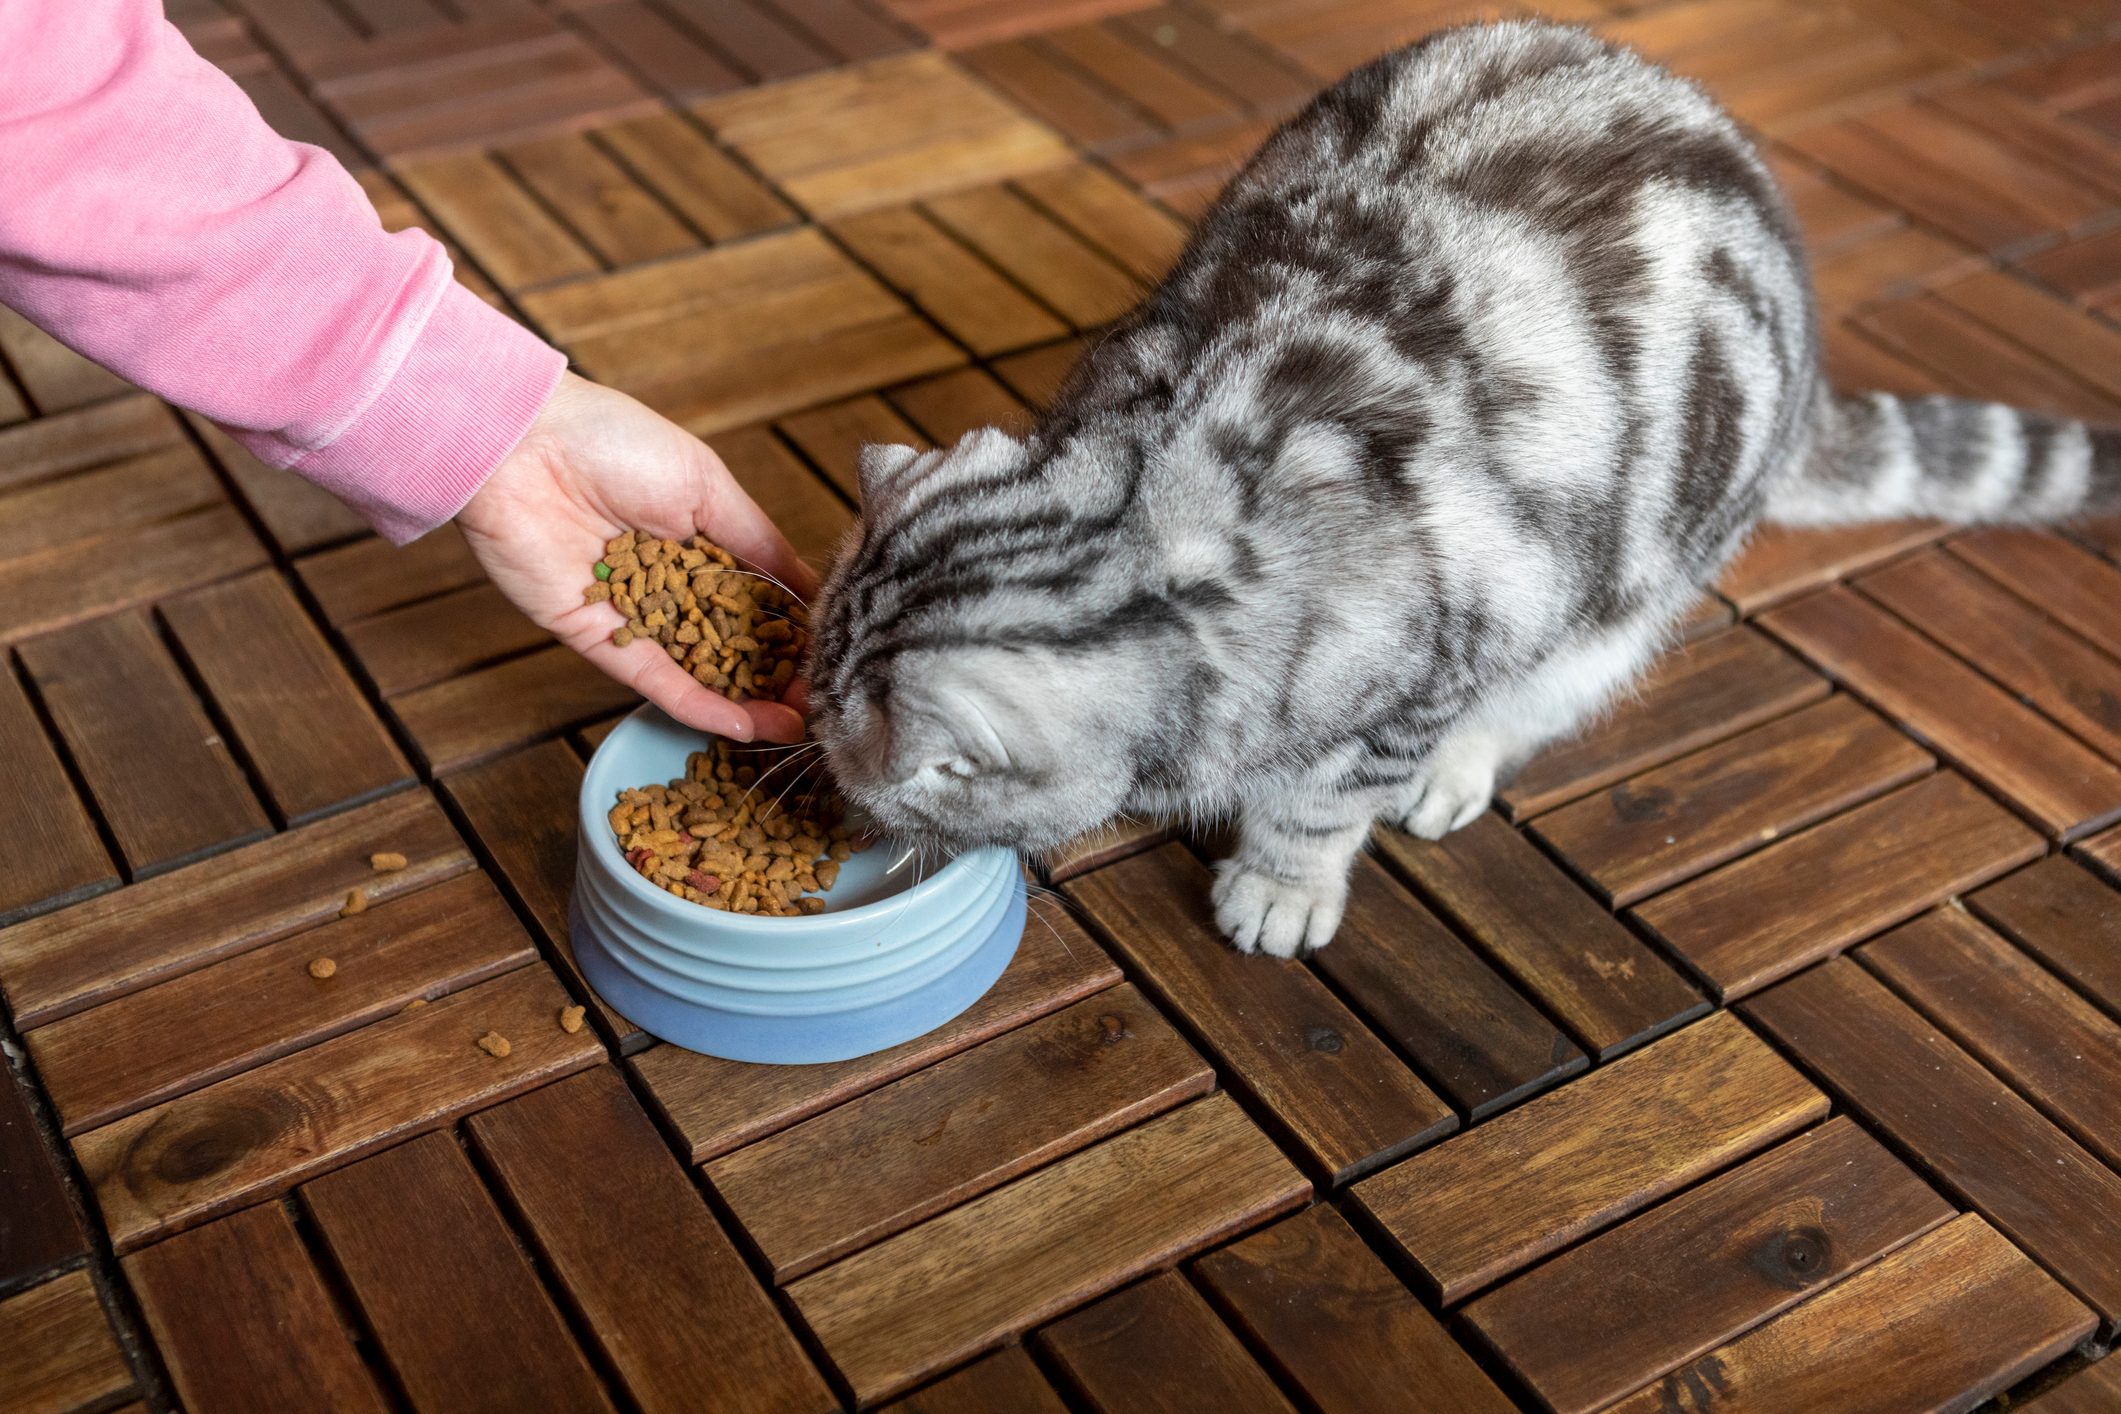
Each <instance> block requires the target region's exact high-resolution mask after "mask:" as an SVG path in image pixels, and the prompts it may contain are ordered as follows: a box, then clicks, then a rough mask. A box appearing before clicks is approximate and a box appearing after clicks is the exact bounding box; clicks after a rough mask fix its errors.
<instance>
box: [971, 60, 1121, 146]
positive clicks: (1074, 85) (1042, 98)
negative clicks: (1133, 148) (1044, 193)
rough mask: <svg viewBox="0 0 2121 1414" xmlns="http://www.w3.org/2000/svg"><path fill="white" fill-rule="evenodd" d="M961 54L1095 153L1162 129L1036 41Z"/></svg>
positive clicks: (1035, 113) (1001, 87)
mask: <svg viewBox="0 0 2121 1414" xmlns="http://www.w3.org/2000/svg"><path fill="white" fill-rule="evenodd" d="M957 58H958V60H959V62H961V63H962V64H964V66H965V67H966V68H968V69H970V70H972V71H973V72H974V73H976V74H978V75H979V76H980V77H981V78H983V79H985V80H986V81H987V82H988V83H990V84H992V85H994V87H995V88H997V89H999V90H1001V91H1002V92H1003V93H1006V94H1008V95H1009V97H1010V98H1012V99H1014V100H1015V101H1016V102H1018V103H1020V104H1022V105H1023V107H1024V108H1025V109H1027V110H1029V111H1030V113H1031V114H1032V115H1033V116H1035V117H1037V118H1038V119H1039V120H1040V121H1042V122H1045V123H1050V124H1051V125H1052V126H1054V127H1056V128H1058V129H1060V131H1062V132H1064V133H1066V134H1067V135H1068V137H1069V139H1070V140H1071V141H1073V142H1076V143H1078V144H1080V145H1081V146H1083V147H1085V148H1088V149H1090V150H1091V151H1093V152H1109V151H1114V150H1117V149H1120V148H1124V147H1127V146H1130V145H1132V144H1134V143H1138V142H1142V141H1146V140H1147V139H1149V138H1151V137H1154V136H1155V135H1156V134H1157V133H1158V132H1159V131H1160V130H1159V129H1158V127H1157V126H1156V124H1155V123H1153V122H1152V121H1150V118H1149V115H1148V114H1147V113H1145V112H1143V111H1142V110H1141V109H1140V108H1138V107H1136V106H1135V105H1134V104H1133V103H1130V102H1129V101H1127V99H1126V97H1125V96H1124V95H1121V94H1116V93H1113V92H1112V91H1111V90H1110V89H1108V88H1106V87H1105V86H1104V85H1103V84H1101V83H1099V82H1097V81H1096V80H1095V79H1093V78H1091V77H1089V76H1088V75H1087V74H1084V73H1082V72H1081V71H1080V70H1078V69H1076V68H1075V67H1074V66H1073V65H1071V64H1065V63H1062V62H1061V61H1060V60H1058V59H1056V58H1054V57H1053V56H1052V55H1051V54H1048V53H1047V52H1046V51H1045V50H1043V49H1041V48H1039V47H1038V46H1037V45H1035V44H1033V43H1030V42H1027V41H1024V40H1015V39H1012V40H1005V41H1003V42H1001V43H998V44H986V45H981V46H980V47H978V48H975V49H967V50H964V51H963V52H962V53H960V54H959V55H958V56H957Z"/></svg>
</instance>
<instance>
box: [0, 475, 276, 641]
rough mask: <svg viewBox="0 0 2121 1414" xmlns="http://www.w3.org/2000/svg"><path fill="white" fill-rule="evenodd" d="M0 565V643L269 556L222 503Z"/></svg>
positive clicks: (238, 516) (162, 593)
mask: <svg viewBox="0 0 2121 1414" xmlns="http://www.w3.org/2000/svg"><path fill="white" fill-rule="evenodd" d="M85 548H87V547H85V546H83V545H80V544H78V543H77V544H68V545H62V546H58V547H56V548H53V549H49V550H44V551H41V552H39V553H37V554H32V555H25V556H23V557H22V558H20V559H16V560H9V561H7V562H6V563H4V564H0V642H11V641H13V640H15V639H18V638H28V637H31V636H32V635H35V634H39V633H49V632H51V631H53V630H55V629H62V628H66V627H68V626H70V625H73V624H77V623H85V622H86V621H88V620H89V619H93V618H98V617H100V616H102V615H104V614H110V613H115V612H117V611H118V610H120V609H129V608H132V607H133V606H134V605H136V604H146V603H151V602H153V601H154V600H157V599H161V598H163V597H165V596H167V595H171V594H176V593H179V592H181V591H183V590H186V589H190V588H192V587H193V586H194V585H200V584H212V583H213V582H214V581H216V580H221V579H227V578H228V577H229V576H231V575H238V574H242V573H244V572H245V571H246V570H252V569H255V568H257V567H258V566H259V565H262V564H264V563H265V562H266V559H267V556H266V553H265V547H264V546H263V545H261V544H259V543H258V537H257V536H255V535H253V534H252V533H251V530H250V527H249V525H248V524H246V523H245V521H244V519H243V516H242V513H241V512H239V511H237V510H236V508H235V507H233V506H230V505H227V504H226V503H222V504H219V505H213V506H208V507H206V508H205V509H203V510H198V511H194V512H190V513H187V514H184V515H179V516H177V517H175V518H174V519H171V520H161V521H156V522H155V523H154V524H152V525H146V526H141V527H139V528H137V529H133V530H126V531H121V532H120V533H118V534H115V535H112V536H109V537H107V538H105V539H103V540H101V541H97V542H94V553H92V554H84V553H82V552H83V550H84V549H85Z"/></svg>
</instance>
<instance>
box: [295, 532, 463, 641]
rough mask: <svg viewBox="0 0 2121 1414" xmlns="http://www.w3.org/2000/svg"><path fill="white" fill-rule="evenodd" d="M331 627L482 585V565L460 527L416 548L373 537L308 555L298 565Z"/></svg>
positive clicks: (437, 534)
mask: <svg viewBox="0 0 2121 1414" xmlns="http://www.w3.org/2000/svg"><path fill="white" fill-rule="evenodd" d="M295 573H296V574H298V575H300V576H301V579H302V583H303V586H304V587H305V588H307V589H308V590H309V592H310V596H311V597H312V598H314V599H315V600H316V601H317V605H318V607H320V608H322V609H323V611H324V620H325V622H326V623H330V624H334V625H345V624H350V623H354V622H356V621H357V620H360V619H365V618H367V617H368V616H369V615H370V614H380V613H382V612H383V611H384V610H386V609H395V608H398V607H400V606H402V605H405V604H410V603H412V602H414V601H415V600H419V599H425V598H428V597H430V596H432V595H436V594H440V593H442V592H443V591H444V590H449V589H462V588H463V587H464V586H466V585H468V584H477V583H478V582H479V581H480V580H481V579H482V578H483V577H484V576H483V575H482V573H481V572H480V570H479V562H478V561H477V560H475V559H473V558H472V557H471V548H470V547H469V546H467V545H466V544H465V543H464V532H462V531H461V530H458V529H457V528H456V525H455V524H454V523H452V524H449V525H444V526H440V527H438V528H437V529H435V530H432V531H429V532H428V533H427V534H425V535H423V536H421V537H420V538H419V539H418V540H415V541H413V542H412V544H410V545H404V546H398V545H392V544H391V543H390V542H389V541H387V540H382V539H377V538H370V539H367V540H358V541H355V542H354V543H353V544H351V545H342V546H340V547H339V548H337V549H335V550H326V551H323V552H322V553H321V554H315V555H309V556H306V557H304V558H303V559H302V560H301V561H299V562H298V563H297V564H296V565H295Z"/></svg>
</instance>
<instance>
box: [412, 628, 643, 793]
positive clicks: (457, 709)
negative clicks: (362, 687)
mask: <svg viewBox="0 0 2121 1414" xmlns="http://www.w3.org/2000/svg"><path fill="white" fill-rule="evenodd" d="M640 651H642V652H654V651H660V650H659V649H656V648H655V646H654V645H653V644H644V645H643V647H642V648H641V650H640ZM639 701H640V698H639V696H638V695H637V694H636V693H635V692H634V691H633V689H632V688H629V687H627V686H625V685H624V684H622V683H619V682H617V681H615V680H613V679H611V678H609V677H606V676H605V675H604V674H603V673H602V672H600V671H599V670H598V669H596V668H593V667H591V666H590V665H589V662H588V660H587V659H585V658H583V657H582V656H581V655H580V654H578V653H576V652H575V651H574V650H573V649H571V648H562V647H561V646H560V645H559V644H557V643H555V644H553V645H552V646H551V647H549V648H541V649H538V650H537V651H536V652H532V653H526V654H524V655H523V656H522V657H520V658H510V659H508V660H507V661H506V662H502V663H496V664H494V665H493V666H491V667H486V668H478V669H475V670H473V671H472V672H469V673H465V674H464V675H463V676H461V677H455V678H451V679H449V680H448V681H447V682H439V683H435V684H433V685H432V686H429V687H422V688H415V689H414V690H413V691H411V692H407V693H403V694H401V695H399V696H397V697H393V698H392V699H391V700H390V711H391V715H393V716H395V717H396V718H397V719H398V721H399V723H400V724H401V725H403V726H404V728H405V730H406V732H407V733H408V734H410V735H411V737H412V739H413V744H414V745H415V746H416V747H418V748H419V752H420V755H421V756H422V757H423V758H425V759H426V762H427V765H428V768H429V769H430V770H432V771H434V772H436V773H437V774H440V773H442V772H444V771H454V770H457V769H459V768H461V767H464V766H469V765H472V764H474V763H475V762H479V761H483V760H485V759H487V758H488V757H491V756H498V755H499V754H500V753H502V752H504V751H507V750H509V749H510V748H511V747H517V746H525V745H528V744H529V743H531V742H534V741H538V740H540V739H542V738H544V737H550V736H558V735H559V734H560V733H562V732H564V731H566V730H567V729H568V728H570V727H578V726H581V725H583V724H584V723H586V722H593V721H595V720H596V719H597V718H599V717H607V716H610V715H611V714H612V713H614V712H618V711H621V710H623V709H625V708H629V707H632V706H634V705H636V704H637V703H638V702H639Z"/></svg>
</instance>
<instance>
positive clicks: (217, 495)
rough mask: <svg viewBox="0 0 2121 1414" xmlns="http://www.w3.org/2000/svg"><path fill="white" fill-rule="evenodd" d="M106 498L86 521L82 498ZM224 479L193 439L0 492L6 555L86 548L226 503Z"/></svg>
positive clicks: (0, 535)
mask: <svg viewBox="0 0 2121 1414" xmlns="http://www.w3.org/2000/svg"><path fill="white" fill-rule="evenodd" d="M84 502H87V503H90V504H104V505H107V506H108V508H109V509H108V510H107V511H106V512H105V513H104V515H103V516H100V517H97V518H95V519H92V520H85V519H83V518H82V517H81V516H80V514H79V507H80V505H81V504H82V503H84ZM226 502H227V498H226V497H225V496H224V495H223V494H222V491H221V487H220V484H219V483H218V482H216V481H215V480H214V476H213V473H212V472H211V471H209V470H208V469H207V466H206V463H205V461H204V460H202V459H201V458H200V456H199V454H198V452H196V451H194V450H193V449H192V448H191V447H190V446H188V445H184V446H174V447H165V448H163V449H162V450H160V451H154V452H147V453H143V454H142V455H140V456H137V457H132V458H129V459H128V460H125V461H121V462H113V463H111V464H110V465H108V466H101V467H97V468H96V469H95V470H93V471H83V472H76V473H75V474H74V475H72V476H69V477H65V478H63V479H61V480H56V481H44V482H39V483H37V484H35V485H31V486H25V487H22V488H20V489H18V490H15V491H10V492H8V493H7V494H5V495H0V561H7V560H17V559H20V558H22V557H24V556H29V555H33V554H35V553H36V552H38V551H46V550H49V549H51V548H52V547H57V546H64V547H67V548H70V549H76V550H86V551H87V552H88V553H93V550H92V549H88V547H90V546H92V545H93V543H94V542H95V541H96V540H98V539H104V538H107V537H109V536H110V535H112V534H113V533H116V532H122V531H126V530H132V529H135V528H137V527H142V526H150V525H154V524H157V523H159V522H162V521H167V520H170V519H172V518H174V517H178V516H183V515H186V514H189V513H192V512H195V511H200V510H204V509H206V508H207V507H210V506H217V505H225V504H226Z"/></svg>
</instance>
